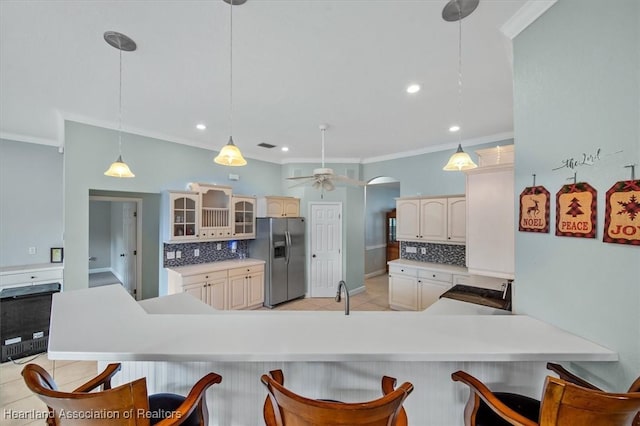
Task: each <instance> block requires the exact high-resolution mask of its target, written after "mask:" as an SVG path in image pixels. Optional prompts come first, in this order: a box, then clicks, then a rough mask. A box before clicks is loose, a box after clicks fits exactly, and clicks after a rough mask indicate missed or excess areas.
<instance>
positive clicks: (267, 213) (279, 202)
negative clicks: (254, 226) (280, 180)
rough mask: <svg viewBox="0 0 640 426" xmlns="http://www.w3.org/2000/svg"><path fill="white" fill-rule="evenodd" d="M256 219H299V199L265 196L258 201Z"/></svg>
mask: <svg viewBox="0 0 640 426" xmlns="http://www.w3.org/2000/svg"><path fill="white" fill-rule="evenodd" d="M258 217H300V199H299V198H295V197H280V196H267V197H261V198H259V199H258Z"/></svg>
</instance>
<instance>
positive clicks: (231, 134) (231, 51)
mask: <svg viewBox="0 0 640 426" xmlns="http://www.w3.org/2000/svg"><path fill="white" fill-rule="evenodd" d="M229 8H230V12H229V138H230V139H231V137H232V136H233V0H231V3H230V5H229Z"/></svg>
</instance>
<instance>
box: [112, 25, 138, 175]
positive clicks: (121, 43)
mask: <svg viewBox="0 0 640 426" xmlns="http://www.w3.org/2000/svg"><path fill="white" fill-rule="evenodd" d="M104 40H105V41H106V42H107V43H108V44H109V45H110V46H113V47H115V48H116V49H118V51H119V53H120V74H119V79H120V85H119V96H118V159H117V160H116V161H115V162H113V163H111V166H109V169H108V170H107V171H106V172H104V175H105V176H111V177H118V178H132V177H135V176H136V175H134V174H133V173H132V172H131V170H130V169H129V166H127V163H125V162H124V161H123V160H122V51H123V50H124V51H125V52H133V51H134V50H136V47H137V46H136V43H135V41H133V40H131V39H130V38H129V37H127V36H126V35H124V34H120V33H117V32H115V31H107V32H105V33H104Z"/></svg>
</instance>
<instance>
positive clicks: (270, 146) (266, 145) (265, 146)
mask: <svg viewBox="0 0 640 426" xmlns="http://www.w3.org/2000/svg"><path fill="white" fill-rule="evenodd" d="M258 146H259V147H262V148H267V149H271V148H275V147H276V146H275V145H271V144H270V143H266V142H262V143H259V144H258Z"/></svg>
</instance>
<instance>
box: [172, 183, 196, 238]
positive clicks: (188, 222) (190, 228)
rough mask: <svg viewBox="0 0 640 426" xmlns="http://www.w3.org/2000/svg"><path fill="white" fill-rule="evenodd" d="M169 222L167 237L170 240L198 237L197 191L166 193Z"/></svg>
mask: <svg viewBox="0 0 640 426" xmlns="http://www.w3.org/2000/svg"><path fill="white" fill-rule="evenodd" d="M167 197H168V204H169V223H168V227H169V229H168V232H167V234H168V235H167V239H168V240H171V241H185V240H194V239H197V238H198V237H199V231H198V205H199V196H198V193H197V192H191V191H171V192H169V193H168V194H167Z"/></svg>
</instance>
